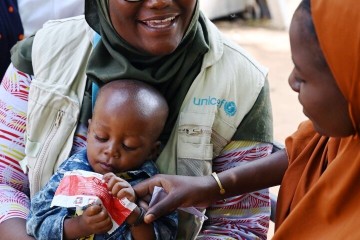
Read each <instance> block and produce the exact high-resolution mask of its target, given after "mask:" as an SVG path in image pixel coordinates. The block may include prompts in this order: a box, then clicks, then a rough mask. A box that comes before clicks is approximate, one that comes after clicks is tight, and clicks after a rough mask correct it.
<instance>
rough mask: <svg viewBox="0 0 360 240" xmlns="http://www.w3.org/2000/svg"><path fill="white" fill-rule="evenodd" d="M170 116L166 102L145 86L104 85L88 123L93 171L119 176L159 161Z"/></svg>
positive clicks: (128, 82) (126, 83) (129, 82)
mask: <svg viewBox="0 0 360 240" xmlns="http://www.w3.org/2000/svg"><path fill="white" fill-rule="evenodd" d="M167 116H168V105H167V103H166V100H165V99H164V98H163V96H162V95H161V94H160V93H159V92H158V91H157V90H155V89H154V88H153V87H151V86H149V85H147V84H146V83H143V82H140V81H136V80H117V81H113V82H110V83H107V84H105V85H104V86H103V87H101V88H100V90H99V94H98V96H97V99H96V103H95V107H94V112H93V116H92V119H90V120H89V129H88V136H87V155H88V159H89V163H90V165H91V166H92V168H93V170H94V171H95V172H98V173H101V174H105V173H108V172H114V173H120V172H125V171H128V170H134V169H137V168H139V167H140V166H141V165H142V164H143V163H144V162H145V161H147V160H152V159H154V158H156V156H157V155H158V151H159V147H160V142H159V141H158V138H159V136H160V134H161V132H162V130H163V128H164V125H165V122H166V119H167Z"/></svg>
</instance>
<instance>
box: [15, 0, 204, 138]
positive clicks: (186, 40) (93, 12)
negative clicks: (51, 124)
mask: <svg viewBox="0 0 360 240" xmlns="http://www.w3.org/2000/svg"><path fill="white" fill-rule="evenodd" d="M108 2H109V0H86V1H85V18H86V21H87V23H88V24H89V25H90V27H91V28H92V29H94V30H95V31H96V32H97V33H98V34H99V35H100V36H101V40H100V41H99V42H98V44H97V45H96V46H95V48H94V50H93V52H92V54H91V56H90V58H89V61H88V66H87V70H86V73H87V76H88V78H89V79H90V80H91V81H94V82H96V83H98V84H99V85H100V86H101V85H103V84H106V83H108V82H110V81H113V80H119V79H129V78H131V79H138V80H141V81H144V82H147V83H149V84H150V85H152V86H154V87H155V88H157V89H158V90H159V91H160V92H161V93H162V94H163V95H164V96H165V98H166V100H167V102H168V104H169V110H170V111H169V117H168V121H167V123H166V125H165V128H164V132H163V134H162V136H161V137H160V138H161V139H160V140H161V141H162V142H163V143H166V141H167V140H168V138H169V137H170V134H171V131H172V128H173V127H174V125H175V122H176V119H177V117H178V115H179V111H180V107H181V104H182V102H183V100H184V98H185V95H186V93H187V91H188V90H189V88H190V86H191V84H192V82H193V81H194V79H195V77H196V76H197V75H198V74H199V72H200V69H201V65H202V60H203V57H204V54H205V53H206V52H207V51H208V50H209V45H208V36H207V29H206V26H205V20H204V17H203V15H202V14H201V12H200V10H199V1H198V0H197V2H196V7H195V10H194V13H193V17H192V20H191V22H190V25H189V27H188V29H187V31H186V33H185V35H184V37H183V39H182V41H181V43H180V45H179V46H178V48H177V49H176V50H175V51H174V52H173V53H171V54H169V55H167V56H161V57H156V56H150V55H149V54H146V53H143V52H140V51H138V50H137V49H135V48H133V47H132V46H131V45H130V44H129V43H127V42H126V41H125V40H124V39H123V38H121V37H120V36H119V35H118V34H117V32H116V31H115V29H114V28H113V26H112V24H111V21H110V17H109V11H108V9H109V8H108ZM32 42H33V37H30V38H29V39H27V40H26V41H23V42H22V43H21V44H18V46H17V47H16V48H17V49H16V52H15V51H14V52H15V54H13V56H12V60H13V63H14V65H15V66H16V67H17V68H18V69H19V70H23V71H25V72H27V73H29V74H32V73H33V71H32V66H31V47H32ZM83 110H84V109H83ZM88 111H90V110H85V112H88ZM82 112H83V111H82Z"/></svg>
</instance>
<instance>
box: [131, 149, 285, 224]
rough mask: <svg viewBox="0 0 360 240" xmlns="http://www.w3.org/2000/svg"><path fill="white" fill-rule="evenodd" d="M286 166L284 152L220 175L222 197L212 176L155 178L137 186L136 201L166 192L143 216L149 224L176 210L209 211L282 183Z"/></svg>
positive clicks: (162, 176)
mask: <svg viewBox="0 0 360 240" xmlns="http://www.w3.org/2000/svg"><path fill="white" fill-rule="evenodd" d="M287 166H288V159H287V154H286V151H285V150H280V151H278V152H276V153H274V154H271V155H269V156H267V157H264V158H261V159H259V160H256V161H253V162H250V163H247V164H244V165H241V166H238V167H235V168H232V169H229V170H226V171H224V172H222V173H219V174H218V176H219V179H220V182H221V183H222V185H223V187H224V188H225V190H226V192H225V194H224V195H221V194H220V192H219V186H218V184H217V182H216V181H215V180H214V178H213V177H212V176H204V177H189V176H173V175H163V174H160V175H156V176H154V177H153V178H150V179H148V180H145V181H143V182H141V183H139V184H137V185H136V186H134V190H135V192H136V193H137V195H138V197H140V198H142V197H148V196H149V195H150V194H151V193H152V191H153V188H154V187H155V186H159V187H162V188H164V189H165V191H166V192H167V193H168V195H167V197H166V198H164V199H163V200H162V201H160V202H159V203H158V204H156V205H155V206H152V207H151V208H150V209H149V210H148V212H147V214H146V215H145V222H147V223H150V222H152V221H154V220H155V219H157V218H159V217H160V216H163V215H165V214H167V213H169V212H171V211H174V210H175V209H177V208H178V207H180V206H181V207H190V206H195V207H200V208H204V207H208V206H209V205H210V204H211V203H213V202H215V201H217V200H221V199H224V198H228V197H231V196H235V195H239V194H243V193H248V192H253V191H256V190H260V189H264V188H268V187H272V186H276V185H279V184H280V183H281V180H282V177H283V175H284V173H285V170H286V168H287Z"/></svg>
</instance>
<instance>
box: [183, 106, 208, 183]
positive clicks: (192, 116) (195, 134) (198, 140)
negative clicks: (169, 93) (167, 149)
mask: <svg viewBox="0 0 360 240" xmlns="http://www.w3.org/2000/svg"><path fill="white" fill-rule="evenodd" d="M214 119H215V114H214V113H193V112H182V113H180V119H179V128H178V142H177V158H178V161H177V173H178V174H179V175H195V176H198V175H200V176H202V175H209V174H211V171H212V159H213V144H212V143H211V134H212V125H213V122H214Z"/></svg>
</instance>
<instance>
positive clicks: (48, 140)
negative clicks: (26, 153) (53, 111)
mask: <svg viewBox="0 0 360 240" xmlns="http://www.w3.org/2000/svg"><path fill="white" fill-rule="evenodd" d="M63 116H64V111H61V110H60V111H58V112H57V115H56V118H55V121H54V124H53V125H52V127H51V129H50V133H49V134H48V137H47V138H46V141H45V144H44V147H43V149H42V151H41V155H40V157H39V160H38V161H37V163H36V165H35V169H34V176H33V178H34V186H36V188H37V189H34V192H38V191H39V190H40V179H39V178H40V176H41V172H42V169H43V163H44V159H45V153H46V152H47V149H48V147H49V145H50V143H51V141H52V139H53V138H54V136H55V134H56V132H57V129H58V128H59V126H60V123H61V119H62V117H63Z"/></svg>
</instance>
